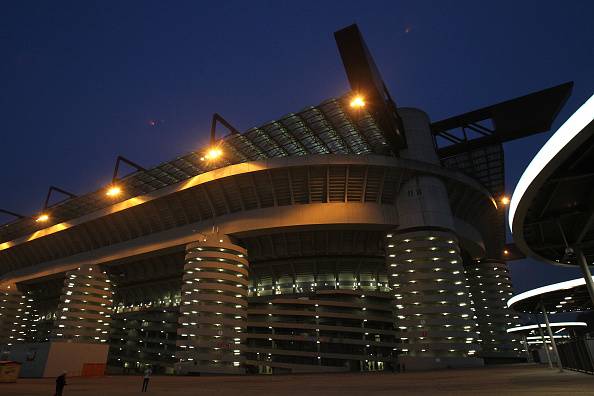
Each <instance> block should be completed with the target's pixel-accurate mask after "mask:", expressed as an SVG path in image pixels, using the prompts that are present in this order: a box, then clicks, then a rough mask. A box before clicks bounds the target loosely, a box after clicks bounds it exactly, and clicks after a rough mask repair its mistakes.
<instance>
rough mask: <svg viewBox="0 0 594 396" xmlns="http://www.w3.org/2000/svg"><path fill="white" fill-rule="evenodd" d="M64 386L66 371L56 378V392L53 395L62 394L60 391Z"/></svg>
mask: <svg viewBox="0 0 594 396" xmlns="http://www.w3.org/2000/svg"><path fill="white" fill-rule="evenodd" d="M65 386H66V371H64V372H63V373H62V374H60V375H59V376H58V378H56V394H55V396H62V392H63V391H64V387H65Z"/></svg>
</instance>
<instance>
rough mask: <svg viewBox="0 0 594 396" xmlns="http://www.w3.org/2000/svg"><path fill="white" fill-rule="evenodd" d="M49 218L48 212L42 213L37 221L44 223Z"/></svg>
mask: <svg viewBox="0 0 594 396" xmlns="http://www.w3.org/2000/svg"><path fill="white" fill-rule="evenodd" d="M48 220H49V215H48V214H47V213H42V214H40V215H39V216H38V217H37V218H36V219H35V221H36V222H38V223H43V222H46V221H48Z"/></svg>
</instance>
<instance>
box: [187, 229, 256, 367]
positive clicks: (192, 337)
mask: <svg viewBox="0 0 594 396" xmlns="http://www.w3.org/2000/svg"><path fill="white" fill-rule="evenodd" d="M248 281H249V263H248V260H247V251H246V250H245V249H244V248H243V247H241V246H239V245H238V244H236V243H235V242H234V241H232V240H231V238H229V237H228V236H226V235H219V234H209V235H204V236H203V237H202V238H201V239H200V240H199V241H198V242H196V243H191V244H189V245H187V246H186V264H185V266H184V275H183V284H182V299H181V307H180V319H179V320H180V327H179V329H178V335H179V341H178V347H179V349H178V353H177V357H178V359H179V360H180V362H179V363H178V364H177V369H178V371H179V372H182V373H192V372H194V373H199V372H200V373H228V374H239V373H243V372H244V368H243V367H242V362H243V361H244V355H243V349H244V341H245V332H246V330H247V324H246V320H247V295H248Z"/></svg>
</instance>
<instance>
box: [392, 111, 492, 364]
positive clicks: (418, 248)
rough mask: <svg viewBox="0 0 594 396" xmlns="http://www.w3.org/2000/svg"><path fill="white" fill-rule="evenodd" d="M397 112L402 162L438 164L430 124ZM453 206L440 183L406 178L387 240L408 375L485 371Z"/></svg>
mask: <svg viewBox="0 0 594 396" xmlns="http://www.w3.org/2000/svg"><path fill="white" fill-rule="evenodd" d="M399 113H400V115H401V117H402V120H403V123H404V128H405V130H406V131H407V145H408V147H407V148H406V149H404V150H401V151H400V156H401V157H403V158H408V159H412V160H416V161H422V162H427V163H430V164H434V165H438V164H439V157H438V155H437V152H436V150H435V143H434V139H433V135H432V132H431V125H430V120H429V117H428V116H427V115H426V114H425V113H424V112H423V111H421V110H418V109H412V108H402V109H400V111H399ZM449 202H450V200H449V197H448V192H447V189H446V186H445V184H444V182H443V181H442V180H441V179H440V178H439V177H436V176H425V175H419V176H415V177H412V178H410V179H408V180H407V181H406V182H405V183H404V184H403V185H402V187H401V190H400V191H399V195H398V200H397V209H398V220H399V227H398V229H397V230H394V232H393V233H390V234H388V236H387V238H386V265H387V269H388V274H389V278H390V286H391V288H392V290H393V293H394V304H395V327H396V330H400V338H401V341H402V343H403V345H402V348H401V355H400V357H399V360H400V361H401V363H404V364H405V365H406V367H407V370H409V369H424V368H427V369H430V368H438V367H455V366H477V365H482V364H483V361H482V359H478V358H476V357H475V356H476V354H477V352H478V350H479V349H480V347H479V345H478V343H477V333H476V323H475V321H474V316H475V315H474V312H473V308H472V307H471V300H470V298H469V293H468V286H467V284H466V279H465V274H464V267H463V263H462V258H461V254H460V247H459V244H458V238H457V237H456V234H455V232H453V230H454V229H455V228H454V219H453V216H452V211H451V208H450V203H449Z"/></svg>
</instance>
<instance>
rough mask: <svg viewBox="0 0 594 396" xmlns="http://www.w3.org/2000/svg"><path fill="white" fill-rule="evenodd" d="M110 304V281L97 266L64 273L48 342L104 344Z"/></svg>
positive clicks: (111, 300)
mask: <svg viewBox="0 0 594 396" xmlns="http://www.w3.org/2000/svg"><path fill="white" fill-rule="evenodd" d="M112 305H113V298H112V288H111V281H110V280H109V279H108V276H107V273H106V272H105V271H103V269H102V268H101V267H100V266H99V265H85V266H81V267H79V268H77V269H75V270H72V271H68V272H67V273H66V279H65V280H64V286H63V288H62V295H61V296H60V302H59V304H58V313H57V315H58V317H57V319H56V320H55V321H54V326H53V329H52V333H51V336H50V338H51V340H52V341H68V342H81V343H107V340H108V338H109V330H110V323H111V312H112Z"/></svg>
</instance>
